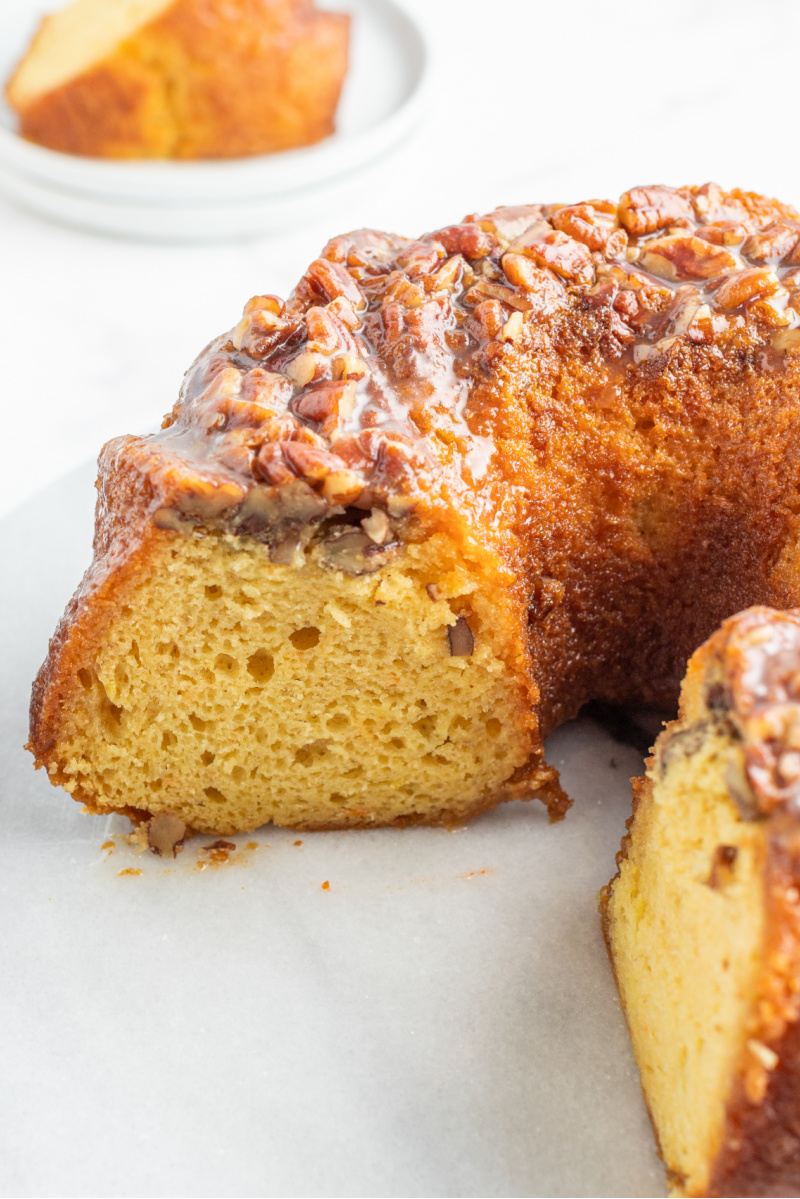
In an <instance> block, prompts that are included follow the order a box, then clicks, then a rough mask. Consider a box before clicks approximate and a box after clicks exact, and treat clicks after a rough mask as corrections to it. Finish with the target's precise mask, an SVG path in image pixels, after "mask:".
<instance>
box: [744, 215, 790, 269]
mask: <svg viewBox="0 0 800 1199" xmlns="http://www.w3.org/2000/svg"><path fill="white" fill-rule="evenodd" d="M799 239H800V229H797V228H793V227H792V226H791V225H785V224H783V222H782V221H773V222H772V224H771V225H767V226H766V228H765V229H761V230H760V231H759V232H758V233H751V234H750V236H749V237H748V238H747V240H746V241H745V243H744V245H743V246H742V253H743V254H744V255H745V257H746V258H749V259H750V260H751V261H752V262H767V261H769V260H770V259H774V260H775V261H776V262H777V261H780V259H781V258H785V257H786V256H787V255H788V254H791V252H792V250H794V248H795V246H796V245H797V242H798V240H799Z"/></svg>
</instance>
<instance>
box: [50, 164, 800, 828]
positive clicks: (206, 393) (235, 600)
mask: <svg viewBox="0 0 800 1199" xmlns="http://www.w3.org/2000/svg"><path fill="white" fill-rule="evenodd" d="M798 264H800V219H798V217H797V215H796V214H795V213H794V211H793V210H791V209H789V208H787V207H785V206H784V205H781V204H779V203H777V202H775V201H771V200H765V199H763V198H762V197H760V196H755V195H752V194H750V193H743V192H730V193H724V192H721V191H720V189H719V188H717V187H715V186H714V185H711V184H709V185H706V186H703V187H695V188H683V189H671V188H666V187H650V188H634V189H633V190H632V191H630V192H627V193H626V194H625V195H623V196H622V198H621V200H620V201H619V202H618V203H616V202H609V201H605V200H591V201H588V202H586V203H581V204H573V205H569V206H563V205H552V206H541V205H529V206H524V207H518V208H500V209H497V210H496V211H495V212H492V213H490V214H488V215H486V216H476V217H471V218H469V219H467V220H465V221H464V222H462V223H460V224H458V225H453V226H448V227H447V228H444V229H439V230H437V231H436V232H434V233H431V234H428V235H426V236H425V237H423V238H421V239H419V240H416V241H413V240H409V239H407V238H403V237H398V236H394V235H389V234H381V233H375V232H370V231H362V232H360V233H354V234H348V235H345V236H342V237H337V238H334V239H333V240H332V241H331V242H329V243H328V245H327V246H326V247H325V249H324V250H323V252H322V254H321V256H320V257H319V258H318V259H317V260H316V261H314V262H313V263H312V264H311V266H310V267H309V269H308V271H307V273H306V275H305V276H304V277H303V279H302V280H301V282H300V284H299V285H298V287H297V289H296V290H295V292H294V293H293V295H292V296H291V297H290V299H289V300H288V302H287V303H285V304H284V303H283V302H282V301H281V300H279V299H277V298H276V297H275V296H272V295H260V296H256V297H255V298H254V299H253V300H251V301H250V302H249V303H248V305H247V306H246V308H245V313H244V316H243V318H242V320H241V321H240V322H239V324H238V325H237V326H236V327H235V328H234V329H233V330H232V332H230V333H226V334H225V335H223V336H222V337H220V338H218V339H217V340H216V341H215V342H213V343H212V345H211V346H209V347H208V348H207V349H206V350H205V351H204V352H203V354H202V355H201V356H200V358H199V359H198V360H197V362H196V363H195V365H194V366H193V367H192V369H191V370H190V372H189V373H188V375H187V378H186V381H185V384H184V388H183V391H182V394H181V397H180V400H179V401H178V403H177V405H176V407H175V409H174V411H173V412H172V414H171V415H170V416H169V417H168V418H167V419H166V421H165V422H164V427H163V430H162V431H161V432H160V433H158V434H156V435H154V436H151V437H144V438H136V437H126V438H122V439H120V440H117V441H114V442H112V443H110V444H109V445H108V446H107V447H106V448H105V450H104V451H103V454H102V457H101V462H100V480H99V484H98V486H99V500H98V510H97V534H96V542H95V561H94V564H93V565H92V567H91V569H90V571H89V573H88V574H87V576H86V578H85V580H84V582H83V584H82V586H81V588H80V590H79V592H78V594H77V595H76V597H75V599H74V600H73V602H72V604H71V605H70V607H69V609H68V611H67V613H66V615H65V618H64V620H63V622H62V624H61V626H60V628H59V630H58V632H57V634H56V636H55V638H54V640H53V642H52V645H51V650H50V655H49V658H48V660H47V662H46V663H45V665H44V666H43V668H42V671H41V673H40V675H39V678H38V680H37V682H36V685H35V688H34V695H33V706H32V727H31V748H32V749H33V752H34V754H35V755H36V759H37V763H38V764H39V765H40V766H44V767H45V768H46V769H47V771H48V772H49V774H50V777H51V779H52V781H53V782H54V783H56V784H59V785H63V786H64V787H66V789H67V790H69V791H70V792H71V793H72V794H73V796H74V797H75V798H76V799H77V800H79V801H80V802H81V803H84V804H86V805H87V806H88V807H89V808H90V809H92V810H93V811H99V812H108V811H112V810H117V811H129V812H132V813H133V814H134V815H136V814H138V815H139V816H142V817H144V816H147V815H148V814H157V813H171V814H173V815H175V816H177V817H179V818H180V820H181V821H183V822H185V823H186V824H188V825H191V826H193V827H195V828H197V829H201V830H203V831H208V832H218V833H230V832H233V831H235V830H237V829H250V828H254V827H255V826H257V825H259V824H262V823H264V822H266V821H270V820H274V821H277V822H278V823H280V824H284V825H289V826H294V827H302V828H318V827H346V826H353V825H371V824H383V823H392V822H395V823H396V822H404V821H442V820H456V819H462V818H464V817H466V816H469V815H470V814H472V813H475V812H478V811H481V810H482V809H485V808H487V807H491V806H492V805H494V804H497V803H499V802H500V801H502V800H505V799H511V798H514V797H516V796H526V797H527V796H531V795H534V794H538V795H539V796H541V797H542V798H543V799H545V801H546V802H547V803H548V804H549V806H550V810H551V813H552V814H553V815H554V816H558V815H560V814H561V813H563V811H564V808H565V806H566V804H567V803H568V801H567V800H566V797H565V796H564V795H563V793H562V792H561V790H560V788H559V786H558V781H557V775H556V773H555V771H553V770H552V769H551V768H550V767H548V766H547V765H546V763H545V761H544V758H543V749H542V746H543V738H544V737H545V736H546V735H547V733H548V732H549V731H550V730H551V729H552V728H554V727H555V726H556V725H557V724H558V723H559V722H561V721H563V720H565V719H567V718H569V717H571V716H572V715H574V714H575V713H576V712H577V711H578V710H579V708H580V707H581V705H582V704H584V703H585V702H586V701H587V700H589V699H593V698H594V699H600V700H604V701H607V702H611V703H621V702H637V701H642V700H644V701H661V702H663V701H669V702H674V701H675V699H676V697H677V691H678V686H679V681H680V679H681V677H682V675H683V671H684V668H685V663H686V661H687V659H688V657H689V655H690V653H691V652H692V651H693V650H694V649H695V647H696V646H697V645H699V644H700V642H701V641H702V640H703V639H704V637H707V636H708V635H709V634H710V633H711V632H712V630H713V629H714V628H715V627H716V626H717V625H718V624H719V622H720V621H721V620H722V619H724V618H725V617H726V616H728V615H730V613H731V612H735V611H737V610H739V609H741V608H743V607H746V606H747V605H748V604H752V603H771V604H774V605H776V606H780V607H785V606H789V605H792V604H796V603H800V564H799V563H798V546H797V521H798V515H797V514H798V512H800V491H799V489H798V484H799V483H800V420H798V417H799V416H800V401H798V393H799V390H800V354H799V353H798V350H799V349H800V328H798V327H797V326H798V324H800V317H798V310H800V308H799V309H798V310H796V309H795V308H794V307H793V305H794V303H795V302H796V297H797V296H798V288H800V266H799V265H798ZM799 303H800V302H799Z"/></svg>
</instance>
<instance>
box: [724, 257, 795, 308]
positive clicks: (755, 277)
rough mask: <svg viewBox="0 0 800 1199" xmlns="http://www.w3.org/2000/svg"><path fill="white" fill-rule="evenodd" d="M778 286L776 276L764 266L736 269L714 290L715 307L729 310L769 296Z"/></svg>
mask: <svg viewBox="0 0 800 1199" xmlns="http://www.w3.org/2000/svg"><path fill="white" fill-rule="evenodd" d="M779 286H780V284H779V282H778V276H777V275H776V274H775V272H774V271H771V270H769V269H768V268H766V267H753V268H752V270H749V271H737V273H736V274H735V275H731V277H730V278H729V279H726V280H725V281H724V283H721V284H720V286H719V287H718V288H717V290H716V291H715V292H714V303H715V304H716V306H717V308H724V309H725V310H727V311H730V310H731V309H732V308H738V307H739V306H740V305H741V304H747V303H748V301H749V300H755V299H763V298H764V297H765V296H771V295H772V294H773V293H774V292H775V291H777V289H778V287H779Z"/></svg>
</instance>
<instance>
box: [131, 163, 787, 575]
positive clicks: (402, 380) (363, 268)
mask: <svg viewBox="0 0 800 1199" xmlns="http://www.w3.org/2000/svg"><path fill="white" fill-rule="evenodd" d="M795 264H796V265H795ZM798 312H800V218H795V216H793V215H792V213H791V210H788V209H782V208H780V206H775V205H774V204H772V203H771V202H768V201H761V200H758V198H757V197H755V198H754V197H746V196H743V197H742V198H739V194H738V193H724V192H722V191H721V190H720V188H718V187H717V186H716V185H715V184H707V185H705V186H703V187H700V188H683V189H672V188H668V187H638V188H633V189H632V190H631V191H629V192H627V193H625V195H623V196H622V198H621V199H620V201H619V203H618V204H617V203H615V202H613V201H611V200H602V199H589V200H585V201H584V202H582V203H575V204H552V205H549V206H543V205H538V204H537V205H522V206H519V207H505V208H498V209H496V210H495V211H494V212H491V213H488V214H484V215H480V214H479V215H472V216H468V217H465V218H464V220H463V221H461V222H459V223H457V224H453V225H448V226H446V227H445V228H443V229H439V230H434V231H432V232H430V233H427V234H425V235H424V236H422V237H420V238H418V239H408V238H403V237H399V236H396V235H393V234H385V233H378V232H376V231H373V230H359V231H356V232H354V233H348V234H345V235H343V236H341V237H336V238H333V239H332V240H331V241H330V242H328V244H327V246H326V247H325V249H324V250H323V251H322V254H321V255H320V257H319V258H317V259H315V261H314V262H312V263H311V266H310V267H309V269H308V271H307V272H306V274H305V275H304V277H303V278H302V279H301V281H300V283H299V284H298V287H297V288H296V290H295V291H294V293H293V294H292V295H291V296H290V298H289V300H288V301H287V302H286V303H284V302H283V301H282V300H280V299H279V298H278V297H277V296H274V295H270V294H262V295H257V296H253V297H252V298H251V299H250V300H249V301H248V303H247V304H246V305H245V308H244V313H243V316H242V319H241V321H240V322H239V323H238V324H237V325H236V326H235V328H234V329H233V330H232V331H231V332H230V333H229V334H226V335H225V336H223V337H221V338H218V339H217V341H215V342H214V343H213V344H212V345H211V346H209V347H208V349H207V351H206V352H205V353H204V354H203V355H202V356H201V358H200V359H199V360H198V362H197V363H196V364H195V365H194V367H192V369H191V370H190V372H189V374H188V375H187V379H186V382H185V384H184V387H183V389H182V393H181V398H180V400H179V402H178V403H177V404H176V405H175V407H174V408H173V410H172V412H171V413H170V414H169V416H167V417H166V418H165V420H164V425H163V430H162V433H161V434H160V435H159V438H160V440H159V441H158V442H157V449H156V453H157V454H158V455H160V456H161V457H163V459H164V466H163V469H162V468H161V467H159V474H158V485H157V486H154V494H153V500H152V514H153V521H154V523H155V524H156V525H157V526H158V527H161V528H163V529H165V530H167V531H169V532H170V533H172V534H176V533H184V534H185V533H188V532H189V531H191V530H193V529H194V530H196V532H197V534H198V535H200V530H199V529H198V525H202V524H210V525H213V526H214V527H215V528H216V527H219V528H221V529H222V530H223V531H225V532H231V533H237V534H238V533H241V534H243V535H245V534H246V535H249V536H252V537H256V538H258V539H260V540H261V541H262V542H264V543H265V544H266V545H267V546H268V547H269V553H270V555H271V557H272V559H273V561H276V562H283V563H284V564H286V565H291V564H292V563H294V561H295V559H296V557H297V555H298V553H299V551H301V550H302V551H303V552H306V551H308V552H311V550H313V547H314V546H315V545H317V544H318V543H319V544H322V543H325V544H326V545H327V544H328V543H329V542H330V543H331V544H330V545H328V548H327V549H326V550H325V553H324V554H322V555H321V557H320V560H321V561H323V562H326V561H331V562H332V561H333V559H334V558H338V559H342V560H345V559H346V560H347V561H350V562H351V563H352V562H355V558H353V554H355V557H356V558H358V562H357V563H356V566H357V568H358V570H359V571H360V570H362V569H366V567H365V563H367V562H368V563H369V569H373V568H374V565H375V562H376V561H378V559H376V558H375V556H374V555H373V554H372V553H371V552H369V551H370V547H372V549H373V550H378V551H380V553H383V552H384V551H386V552H388V548H389V547H390V546H392V545H394V541H393V540H392V538H401V537H402V536H403V530H402V522H403V521H405V520H406V519H407V518H408V517H409V516H410V514H411V513H413V511H414V510H415V509H419V510H420V512H421V511H422V510H424V509H426V508H429V507H431V506H436V505H438V504H440V503H444V502H448V503H449V502H450V500H449V499H448V500H446V501H445V499H444V497H446V496H447V497H454V496H459V497H460V501H459V502H463V503H464V504H466V505H471V504H474V503H475V504H477V503H483V502H484V500H485V495H484V493H483V491H482V490H481V486H482V485H481V484H480V483H479V482H478V481H479V480H480V479H482V478H483V477H487V478H490V477H491V476H492V471H493V470H494V464H493V458H492V443H491V436H490V432H483V433H480V434H479V433H478V432H477V431H476V430H477V429H478V428H482V429H484V430H487V429H489V430H490V429H491V422H489V423H488V424H487V419H486V415H485V414H486V402H487V401H486V394H485V393H486V390H487V388H486V382H487V379H488V380H489V381H490V382H491V375H492V372H494V371H496V370H497V371H501V370H502V371H506V370H512V371H514V372H517V371H519V372H520V377H521V378H522V377H523V376H524V375H525V374H526V373H529V372H530V371H531V370H532V369H535V370H538V369H539V367H540V365H542V364H544V363H546V362H547V361H548V360H549V356H550V350H551V349H553V348H555V347H557V353H556V357H558V355H560V354H561V353H562V352H563V346H564V345H565V344H574V342H575V337H576V333H579V334H580V336H581V337H582V338H583V344H584V346H585V348H586V350H587V352H591V353H595V352H596V353H597V354H598V355H600V356H601V358H605V359H606V360H607V361H611V360H613V359H620V358H622V357H623V356H627V358H628V362H629V363H630V365H631V366H632V367H634V368H637V367H638V365H639V364H642V365H643V366H644V364H645V363H647V364H648V365H647V367H646V369H647V370H663V369H665V368H666V360H667V359H669V358H670V357H671V356H672V355H678V354H679V352H680V351H681V350H682V348H685V347H692V346H694V347H701V346H709V347H711V346H713V345H714V344H715V343H720V342H726V339H728V340H727V342H726V344H730V345H735V346H736V347H737V352H739V351H740V350H741V352H746V353H752V352H757V351H758V347H759V346H760V347H763V348H765V349H766V348H768V349H769V351H770V355H771V358H770V361H772V360H773V357H774V355H777V354H787V355H789V354H796V353H797V352H798V349H800V330H798V328H797V327H796V326H797V325H800V317H798V315H797V313H798ZM566 334H568V335H569V336H566ZM570 339H571V341H570ZM533 347H537V348H536V349H534V348H533ZM538 347H541V348H542V351H543V352H542V354H541V357H537V358H536V360H535V361H533V360H529V359H528V358H527V356H528V355H530V354H534V355H538V354H539V348H538ZM677 360H678V362H680V361H682V358H680V357H679V358H678V359H677ZM592 402H593V403H594V401H592ZM609 402H611V401H609ZM487 462H488V463H492V465H491V466H490V467H489V468H488V469H487V466H486V464H487ZM487 494H488V493H487ZM481 497H483V498H481ZM331 518H335V520H336V521H337V522H338V521H340V520H341V521H343V522H344V524H343V526H342V529H344V527H345V526H346V527H347V529H349V532H348V533H347V538H345V532H344V531H342V529H340V531H339V532H338V533H336V534H335V535H334V534H333V533H332V532H330V530H329V524H330V520H331ZM409 527H411V526H409ZM353 537H355V538H360V539H364V538H366V542H364V543H363V544H362V542H361V541H353V540H352V539H353ZM340 541H342V544H341V545H339V544H338V543H339V542H340ZM334 543H335V544H334ZM348 546H349V549H348ZM334 549H335V551H336V552H335V553H334V552H333V551H334ZM351 550H352V552H353V553H352V554H351V552H350V551H351ZM392 552H394V551H392ZM359 555H360V556H359ZM383 560H384V559H380V561H383Z"/></svg>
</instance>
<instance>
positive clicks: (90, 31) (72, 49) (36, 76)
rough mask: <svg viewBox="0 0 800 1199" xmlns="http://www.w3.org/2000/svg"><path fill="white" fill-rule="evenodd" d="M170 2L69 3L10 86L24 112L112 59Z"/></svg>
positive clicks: (46, 25) (51, 18) (104, 0)
mask: <svg viewBox="0 0 800 1199" xmlns="http://www.w3.org/2000/svg"><path fill="white" fill-rule="evenodd" d="M174 3H175V0H111V2H109V0H74V3H72V4H68V5H67V6H66V7H64V8H62V9H60V10H59V11H58V12H55V13H53V14H52V15H51V16H49V17H48V18H47V19H46V20H45V21H44V22H43V24H42V27H41V29H40V30H39V33H38V35H37V38H36V43H35V52H34V53H33V54H30V55H28V56H27V58H26V59H25V61H24V62H23V64H22V65H21V66H20V69H19V71H18V72H17V74H16V76H15V79H14V84H13V100H14V103H15V104H18V105H20V106H21V107H24V106H25V105H27V104H30V103H31V102H32V101H34V100H35V99H36V98H37V97H38V96H41V95H44V94H45V93H46V92H49V91H52V90H53V89H54V88H57V87H61V85H62V84H64V83H68V82H69V80H70V79H74V78H75V77H76V76H78V75H82V74H83V73H84V72H85V71H88V70H89V69H90V68H91V67H93V66H95V65H96V64H97V63H99V62H102V61H103V59H105V58H107V57H108V56H109V55H110V54H112V53H113V52H114V51H115V50H116V49H117V47H118V46H119V44H120V43H121V42H125V41H127V40H128V38H130V37H132V36H133V35H134V34H136V33H138V32H139V30H140V29H142V28H143V27H144V26H145V25H147V24H148V23H149V22H150V21H154V20H155V19H156V18H158V17H160V16H161V14H162V13H164V12H166V10H167V9H168V8H170V7H171V6H172V5H173V4H174Z"/></svg>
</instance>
